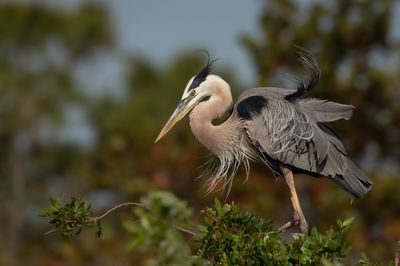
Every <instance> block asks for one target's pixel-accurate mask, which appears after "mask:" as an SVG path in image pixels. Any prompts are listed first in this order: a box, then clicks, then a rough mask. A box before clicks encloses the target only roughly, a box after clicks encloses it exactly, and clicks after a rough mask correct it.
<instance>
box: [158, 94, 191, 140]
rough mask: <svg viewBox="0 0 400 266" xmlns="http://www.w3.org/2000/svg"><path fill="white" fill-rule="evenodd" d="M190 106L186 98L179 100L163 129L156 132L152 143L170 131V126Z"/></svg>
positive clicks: (183, 114) (181, 116)
mask: <svg viewBox="0 0 400 266" xmlns="http://www.w3.org/2000/svg"><path fill="white" fill-rule="evenodd" d="M190 107H191V106H190V105H188V101H187V99H184V100H181V101H180V102H179V104H178V106H177V107H176V109H175V111H174V112H173V113H172V115H171V117H170V118H169V119H168V122H167V123H166V124H165V126H164V127H163V129H161V132H160V134H158V137H157V139H156V141H155V142H154V143H157V142H158V141H159V140H160V139H162V138H163V137H164V136H165V135H166V134H167V133H168V131H170V130H171V128H172V127H173V126H174V125H175V124H176V123H177V122H178V121H179V120H181V119H182V118H183V117H184V116H185V115H186V114H187V113H188V112H189V111H190V109H191V108H190Z"/></svg>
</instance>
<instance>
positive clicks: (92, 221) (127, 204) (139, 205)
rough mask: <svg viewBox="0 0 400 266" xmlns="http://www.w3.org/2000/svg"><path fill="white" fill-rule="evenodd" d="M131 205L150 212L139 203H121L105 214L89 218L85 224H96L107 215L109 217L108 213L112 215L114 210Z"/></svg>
mask: <svg viewBox="0 0 400 266" xmlns="http://www.w3.org/2000/svg"><path fill="white" fill-rule="evenodd" d="M132 205H133V206H138V207H142V208H144V209H147V210H150V209H149V208H147V207H146V206H145V205H144V204H141V203H137V202H125V203H121V204H118V205H116V206H114V207H112V208H111V209H109V210H107V211H106V212H105V213H103V214H102V215H100V216H97V217H93V218H90V219H89V220H87V222H86V223H95V222H97V221H98V220H101V219H103V218H104V217H106V216H107V215H109V214H110V213H112V212H113V211H115V210H117V209H119V208H122V207H126V206H132Z"/></svg>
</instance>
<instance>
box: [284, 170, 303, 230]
mask: <svg viewBox="0 0 400 266" xmlns="http://www.w3.org/2000/svg"><path fill="white" fill-rule="evenodd" d="M281 170H282V173H283V175H284V177H285V180H286V183H287V184H288V186H289V189H290V195H291V196H290V199H291V200H292V205H293V210H294V214H293V219H292V220H291V221H289V222H287V223H286V224H284V225H283V226H281V228H279V232H283V231H285V230H287V229H289V228H290V227H292V226H293V225H296V224H299V223H300V229H301V231H302V232H303V233H307V232H308V223H307V221H306V218H305V217H304V214H303V211H302V210H301V206H300V202H299V198H298V197H297V192H296V188H295V185H294V178H293V173H292V171H291V170H290V169H289V168H287V167H285V166H281Z"/></svg>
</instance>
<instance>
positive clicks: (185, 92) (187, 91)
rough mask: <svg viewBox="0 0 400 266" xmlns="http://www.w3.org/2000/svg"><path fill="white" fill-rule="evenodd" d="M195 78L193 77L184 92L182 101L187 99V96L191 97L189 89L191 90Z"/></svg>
mask: <svg viewBox="0 0 400 266" xmlns="http://www.w3.org/2000/svg"><path fill="white" fill-rule="evenodd" d="M195 77H196V76H193V77H192V78H191V79H190V80H189V82H188V83H187V84H186V87H185V90H184V91H183V95H182V99H184V98H186V97H187V96H189V93H190V91H189V88H190V85H192V83H193V80H194V78H195Z"/></svg>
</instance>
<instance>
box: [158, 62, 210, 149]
mask: <svg viewBox="0 0 400 266" xmlns="http://www.w3.org/2000/svg"><path fill="white" fill-rule="evenodd" d="M215 61H216V60H213V61H211V62H210V60H208V63H207V65H206V66H205V67H203V69H201V70H200V72H198V73H197V74H196V75H195V76H194V77H192V78H191V79H190V80H189V82H188V83H187V85H186V88H185V90H184V91H183V95H182V98H181V100H180V101H179V103H178V106H177V107H176V109H175V111H174V112H173V113H172V115H171V117H170V118H169V119H168V121H167V123H166V124H165V125H164V127H163V129H162V130H161V132H160V134H159V135H158V137H157V139H156V141H155V142H157V141H159V140H160V139H161V138H162V137H164V136H165V135H166V134H167V133H168V131H170V130H171V128H172V127H173V126H174V125H175V124H176V123H177V122H178V121H180V120H181V119H182V118H183V117H184V116H185V115H186V114H187V113H189V112H190V110H192V109H193V108H194V107H195V106H196V105H197V104H199V103H200V102H202V101H204V100H206V99H207V98H209V97H210V96H211V95H210V93H211V90H210V86H208V85H209V84H208V83H210V82H211V81H210V77H212V76H213V75H210V74H209V72H210V69H211V65H212V63H213V62H215Z"/></svg>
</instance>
